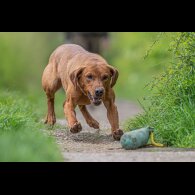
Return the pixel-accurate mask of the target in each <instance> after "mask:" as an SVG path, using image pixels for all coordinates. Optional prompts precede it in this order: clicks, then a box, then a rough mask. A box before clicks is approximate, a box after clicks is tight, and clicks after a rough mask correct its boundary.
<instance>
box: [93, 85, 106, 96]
mask: <svg viewBox="0 0 195 195" xmlns="http://www.w3.org/2000/svg"><path fill="white" fill-rule="evenodd" d="M103 94H104V88H102V87H99V88H97V89H96V90H95V95H96V96H97V97H101V96H102V95H103Z"/></svg>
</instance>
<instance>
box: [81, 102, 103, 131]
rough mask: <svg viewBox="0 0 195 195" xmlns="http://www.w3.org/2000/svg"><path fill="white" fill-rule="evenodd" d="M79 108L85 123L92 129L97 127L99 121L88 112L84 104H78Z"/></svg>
mask: <svg viewBox="0 0 195 195" xmlns="http://www.w3.org/2000/svg"><path fill="white" fill-rule="evenodd" d="M79 109H80V111H81V113H82V114H83V116H84V118H85V120H86V122H87V124H88V125H89V126H90V127H93V128H94V129H99V123H98V122H97V121H96V120H95V119H94V118H93V117H92V116H91V115H90V114H89V112H88V110H87V108H86V106H84V105H79Z"/></svg>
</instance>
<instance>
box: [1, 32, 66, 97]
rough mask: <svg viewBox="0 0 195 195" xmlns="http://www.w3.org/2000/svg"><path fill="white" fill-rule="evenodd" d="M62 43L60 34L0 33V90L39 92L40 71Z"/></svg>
mask: <svg viewBox="0 0 195 195" xmlns="http://www.w3.org/2000/svg"><path fill="white" fill-rule="evenodd" d="M63 41H64V40H63V35H62V33H43V32H22V33H21V32H15V33H14V32H0V56H1V57H0V72H1V77H0V88H4V89H5V88H6V89H17V90H24V91H28V92H31V93H33V92H34V90H36V91H38V90H40V89H41V75H42V71H43V68H44V67H45V66H46V64H47V62H48V58H49V56H50V54H51V52H52V51H53V50H54V49H55V48H56V47H57V46H58V45H59V44H61V43H62V42H63Z"/></svg>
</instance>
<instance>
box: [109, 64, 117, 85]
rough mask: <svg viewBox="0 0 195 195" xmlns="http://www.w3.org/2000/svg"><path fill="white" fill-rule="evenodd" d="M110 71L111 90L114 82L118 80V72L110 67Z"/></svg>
mask: <svg viewBox="0 0 195 195" xmlns="http://www.w3.org/2000/svg"><path fill="white" fill-rule="evenodd" d="M108 67H109V69H110V74H111V82H110V86H111V88H112V87H113V86H114V85H115V84H116V81H117V79H118V76H119V73H118V70H117V69H116V68H114V67H112V66H110V65H109V66H108Z"/></svg>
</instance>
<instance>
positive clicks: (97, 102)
mask: <svg viewBox="0 0 195 195" xmlns="http://www.w3.org/2000/svg"><path fill="white" fill-rule="evenodd" d="M88 98H89V100H90V101H91V103H92V104H94V105H95V106H99V105H100V104H101V103H102V97H97V96H92V95H91V93H89V92H88Z"/></svg>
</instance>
